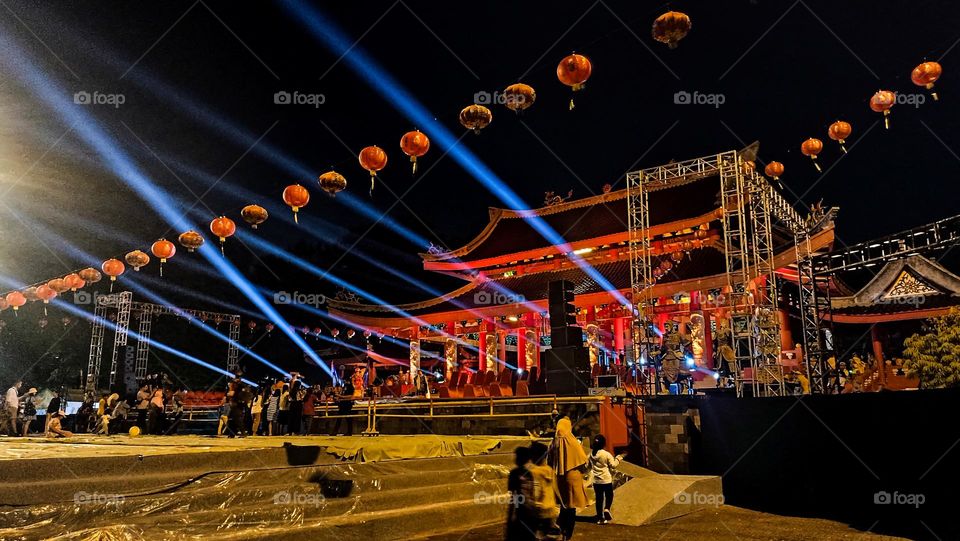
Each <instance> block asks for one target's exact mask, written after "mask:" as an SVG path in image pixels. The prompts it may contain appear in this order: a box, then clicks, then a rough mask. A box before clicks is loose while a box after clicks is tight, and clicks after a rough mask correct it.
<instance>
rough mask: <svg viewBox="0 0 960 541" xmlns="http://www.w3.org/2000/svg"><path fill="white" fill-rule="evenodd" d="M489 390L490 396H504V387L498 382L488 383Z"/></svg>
mask: <svg viewBox="0 0 960 541" xmlns="http://www.w3.org/2000/svg"><path fill="white" fill-rule="evenodd" d="M487 392H488V393H490V394H488V395H487V396H490V397H496V396H503V389H502V388H501V387H500V385H499V384H497V383H491V384H490V385H488V386H487Z"/></svg>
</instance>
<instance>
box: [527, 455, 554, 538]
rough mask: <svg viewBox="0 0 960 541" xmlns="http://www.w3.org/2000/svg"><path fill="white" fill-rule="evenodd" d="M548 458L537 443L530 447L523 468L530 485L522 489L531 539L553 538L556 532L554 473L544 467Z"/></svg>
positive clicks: (548, 466)
mask: <svg viewBox="0 0 960 541" xmlns="http://www.w3.org/2000/svg"><path fill="white" fill-rule="evenodd" d="M548 455H549V449H548V448H547V446H546V445H544V444H542V443H540V442H534V443H533V444H531V445H530V461H529V463H528V464H527V466H526V468H527V471H528V472H529V474H530V476H529V481H530V482H529V483H528V484H526V485H524V487H523V488H524V492H523V495H524V507H525V508H526V512H527V513H528V519H529V521H530V522H529V525H530V529H531V530H532V531H533V536H532V537H533V538H534V539H540V538H546V537H548V536H553V535H555V534H556V532H557V530H558V528H557V517H558V516H559V514H560V505H559V503H558V502H557V473H556V472H555V471H553V468H552V467H551V466H550V465H549V464H547V456H548Z"/></svg>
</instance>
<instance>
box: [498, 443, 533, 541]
mask: <svg viewBox="0 0 960 541" xmlns="http://www.w3.org/2000/svg"><path fill="white" fill-rule="evenodd" d="M514 454H515V457H514V464H515V465H516V467H515V468H513V469H512V470H510V475H509V476H508V477H507V492H509V493H510V501H509V502H508V503H507V531H506V536H505V538H506V540H507V541H532V540H534V539H536V533H535V532H536V530H535V528H536V525H535V524H534V521H533V520H532V517H531V516H530V513H529V510H528V509H529V508H528V507H527V506H526V495H527V494H530V493H531V489H530V487H529V485H530V484H531V483H532V482H533V480H532V478H531V477H530V472H529V470H527V465H528V464H529V463H530V448H529V447H517V448H516V449H514Z"/></svg>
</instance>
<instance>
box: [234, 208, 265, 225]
mask: <svg viewBox="0 0 960 541" xmlns="http://www.w3.org/2000/svg"><path fill="white" fill-rule="evenodd" d="M269 216H270V214H268V213H267V209H265V208H263V207H261V206H260V205H247V206H245V207H243V210H241V211H240V217H242V218H243V221H245V222H247V223H248V224H250V227H251V228H253V229H256V228H257V226H258V225H260V224H262V223H263V222H265V221H267V218H268V217H269Z"/></svg>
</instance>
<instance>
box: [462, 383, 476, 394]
mask: <svg viewBox="0 0 960 541" xmlns="http://www.w3.org/2000/svg"><path fill="white" fill-rule="evenodd" d="M463 397H464V398H477V392H476V387H475V386H474V385H473V384H472V383H467V384H466V385H464V386H463Z"/></svg>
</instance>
